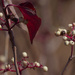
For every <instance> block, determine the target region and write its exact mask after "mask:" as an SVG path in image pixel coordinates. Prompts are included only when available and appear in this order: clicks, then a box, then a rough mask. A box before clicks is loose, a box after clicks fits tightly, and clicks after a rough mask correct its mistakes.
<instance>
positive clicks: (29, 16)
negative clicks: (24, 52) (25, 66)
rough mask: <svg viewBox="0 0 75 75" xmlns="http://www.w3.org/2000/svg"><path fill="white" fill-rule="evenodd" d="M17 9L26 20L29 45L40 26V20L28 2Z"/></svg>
mask: <svg viewBox="0 0 75 75" xmlns="http://www.w3.org/2000/svg"><path fill="white" fill-rule="evenodd" d="M18 8H19V9H20V11H21V12H22V14H23V16H24V19H25V20H28V23H27V27H28V30H29V35H30V40H31V43H32V42H33V39H34V37H35V35H36V32H37V31H38V29H39V27H40V25H41V19H40V18H39V17H38V16H37V15H36V10H35V8H34V6H33V5H32V4H31V3H30V2H25V3H21V4H19V6H18Z"/></svg>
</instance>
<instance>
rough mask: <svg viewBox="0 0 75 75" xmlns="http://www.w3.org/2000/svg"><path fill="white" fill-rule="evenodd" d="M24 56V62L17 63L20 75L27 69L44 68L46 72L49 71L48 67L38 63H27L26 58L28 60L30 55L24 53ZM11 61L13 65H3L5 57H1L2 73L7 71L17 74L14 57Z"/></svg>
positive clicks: (0, 66)
mask: <svg viewBox="0 0 75 75" xmlns="http://www.w3.org/2000/svg"><path fill="white" fill-rule="evenodd" d="M22 55H23V58H22V60H21V61H19V62H17V64H18V69H19V71H20V73H21V72H22V71H23V70H25V69H27V68H32V69H35V68H42V69H43V70H44V71H48V67H47V66H43V65H41V64H40V63H38V62H34V63H30V62H29V61H27V60H26V58H28V55H27V53H26V52H23V53H22ZM11 61H12V63H11V64H7V65H5V66H4V65H3V63H4V62H5V57H4V56H0V71H1V72H2V73H5V72H7V71H11V72H16V70H15V67H14V57H12V59H11Z"/></svg>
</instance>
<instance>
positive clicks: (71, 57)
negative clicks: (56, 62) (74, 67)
mask: <svg viewBox="0 0 75 75" xmlns="http://www.w3.org/2000/svg"><path fill="white" fill-rule="evenodd" d="M73 58H74V57H73V46H71V56H70V57H69V59H68V61H67V63H66V65H65V67H64V69H63V71H62V73H61V75H63V74H64V71H65V70H66V68H67V66H68V65H69V63H70V62H71V60H72V59H73Z"/></svg>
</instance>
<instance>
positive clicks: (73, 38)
mask: <svg viewBox="0 0 75 75" xmlns="http://www.w3.org/2000/svg"><path fill="white" fill-rule="evenodd" d="M68 26H69V27H70V29H71V30H66V29H61V28H59V29H58V30H57V31H56V32H55V35H56V36H63V40H64V41H65V45H69V44H70V45H71V46H73V45H74V44H75V23H73V24H69V25H68Z"/></svg>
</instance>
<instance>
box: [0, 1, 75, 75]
mask: <svg viewBox="0 0 75 75" xmlns="http://www.w3.org/2000/svg"><path fill="white" fill-rule="evenodd" d="M12 1H13V3H14V4H19V3H22V2H25V1H31V2H32V3H33V5H34V6H35V8H36V11H37V15H38V16H39V17H40V18H41V20H42V23H41V26H40V28H39V30H38V32H37V34H36V36H35V38H34V41H33V44H31V43H30V40H29V34H28V32H27V31H25V30H24V29H21V28H18V27H17V26H15V27H14V29H13V32H14V37H15V42H16V46H17V53H18V61H19V60H20V59H21V58H22V52H24V51H25V52H27V53H28V56H29V59H27V60H29V61H30V62H34V61H38V62H39V63H41V64H43V65H46V66H48V68H49V70H48V72H44V71H43V70H42V69H35V70H32V69H26V70H24V71H23V75H61V72H62V70H63V68H64V66H65V64H66V62H67V60H68V58H69V56H70V53H71V51H70V46H65V45H64V42H63V40H62V37H56V36H55V34H54V33H55V31H56V30H57V29H58V28H66V29H68V24H69V23H73V22H75V0H12ZM0 9H1V6H0ZM0 11H2V10H0ZM16 12H17V14H18V15H19V16H21V14H20V13H18V10H17V9H16ZM7 37H8V36H7V33H6V32H3V31H0V54H1V55H5V51H6V49H8V56H9V57H8V59H7V60H8V62H10V61H11V58H12V56H13V53H12V47H11V43H10V41H9V40H8V39H7ZM6 40H8V42H7V41H6ZM6 42H7V43H6ZM6 45H7V46H6ZM7 47H8V48H7ZM10 74H11V75H13V74H14V73H10V72H9V75H10ZM64 75H75V59H73V60H72V61H71V62H70V64H69V65H68V67H67V69H66V70H65V73H64Z"/></svg>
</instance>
